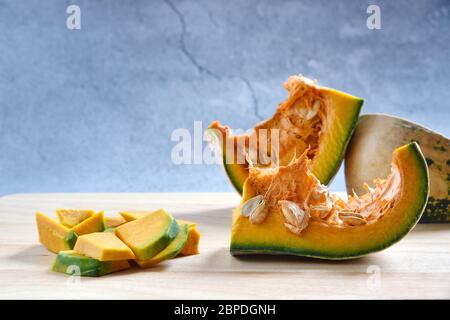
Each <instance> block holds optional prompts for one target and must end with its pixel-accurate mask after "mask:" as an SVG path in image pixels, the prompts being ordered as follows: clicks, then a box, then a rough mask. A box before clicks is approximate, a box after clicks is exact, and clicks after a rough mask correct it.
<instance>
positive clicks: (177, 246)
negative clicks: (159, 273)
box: [136, 224, 189, 268]
mask: <svg viewBox="0 0 450 320" xmlns="http://www.w3.org/2000/svg"><path fill="white" fill-rule="evenodd" d="M179 227H180V231H179V232H178V234H177V236H176V237H175V239H173V240H172V242H171V243H170V244H169V245H168V246H167V247H165V248H164V250H162V251H161V252H160V253H158V254H157V255H156V256H154V257H153V258H150V259H148V260H136V263H137V264H138V265H139V266H140V267H141V268H149V267H152V266H154V265H157V264H158V263H160V262H161V261H164V260H168V259H172V258H175V257H176V256H177V255H178V253H180V251H181V250H182V249H183V247H184V245H185V244H186V241H187V239H188V233H189V231H188V229H189V226H188V225H187V224H179Z"/></svg>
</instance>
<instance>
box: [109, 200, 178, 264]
mask: <svg viewBox="0 0 450 320" xmlns="http://www.w3.org/2000/svg"><path fill="white" fill-rule="evenodd" d="M178 230H179V227H178V223H177V222H176V221H175V219H174V218H173V217H172V215H171V214H170V213H168V212H166V211H165V210H163V209H161V210H158V211H155V212H153V213H150V214H148V215H145V216H144V217H142V218H139V219H136V220H134V221H131V222H128V223H125V224H123V225H121V226H119V227H117V229H116V235H117V236H118V237H119V238H120V239H121V240H122V241H123V242H125V244H126V245H127V246H128V247H130V248H131V250H133V252H134V254H135V255H136V258H137V259H139V260H147V259H150V258H152V257H154V256H155V255H157V254H158V253H159V252H161V251H162V250H163V249H164V248H165V247H166V246H167V245H169V243H170V242H171V241H172V240H173V239H174V238H175V237H176V236H177V234H178Z"/></svg>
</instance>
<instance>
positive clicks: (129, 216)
mask: <svg viewBox="0 0 450 320" xmlns="http://www.w3.org/2000/svg"><path fill="white" fill-rule="evenodd" d="M152 212H154V211H122V212H120V213H119V214H120V215H121V216H122V217H123V218H124V219H125V220H127V221H133V220H136V219H139V218H142V217H144V216H146V215H148V214H150V213H152ZM177 222H178V224H187V225H188V227H189V229H188V232H189V233H188V239H187V241H186V243H185V245H184V247H183V249H182V250H181V251H180V255H183V256H190V255H195V254H199V250H198V246H199V244H200V236H201V234H200V232H199V231H198V230H197V224H196V223H195V222H192V221H188V220H181V219H177Z"/></svg>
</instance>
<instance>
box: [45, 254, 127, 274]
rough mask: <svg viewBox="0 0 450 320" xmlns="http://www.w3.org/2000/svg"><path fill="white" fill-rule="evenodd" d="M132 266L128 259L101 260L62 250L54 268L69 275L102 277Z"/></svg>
mask: <svg viewBox="0 0 450 320" xmlns="http://www.w3.org/2000/svg"><path fill="white" fill-rule="evenodd" d="M128 268H130V264H129V263H128V261H127V260H122V261H99V260H96V259H93V258H90V257H86V256H83V255H80V254H77V253H75V252H74V251H72V250H70V251H61V252H59V253H58V255H57V256H56V260H55V262H54V263H53V267H52V270H53V271H56V272H62V273H66V274H69V275H80V276H85V277H100V276H103V275H105V274H108V273H112V272H116V271H120V270H124V269H128Z"/></svg>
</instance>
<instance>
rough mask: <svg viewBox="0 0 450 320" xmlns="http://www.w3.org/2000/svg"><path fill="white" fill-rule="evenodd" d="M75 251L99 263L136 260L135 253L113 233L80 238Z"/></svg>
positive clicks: (90, 234)
mask: <svg viewBox="0 0 450 320" xmlns="http://www.w3.org/2000/svg"><path fill="white" fill-rule="evenodd" d="M73 250H74V251H75V252H76V253H78V254H81V255H85V256H87V257H91V258H94V259H97V260H99V261H115V260H128V259H134V258H135V256H134V254H133V251H131V249H130V248H128V247H127V246H126V244H125V243H123V242H122V241H121V240H120V239H119V238H118V237H117V236H116V235H115V234H114V233H111V232H94V233H89V234H85V235H82V236H79V237H78V240H77V243H76V244H75V247H74V248H73Z"/></svg>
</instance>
